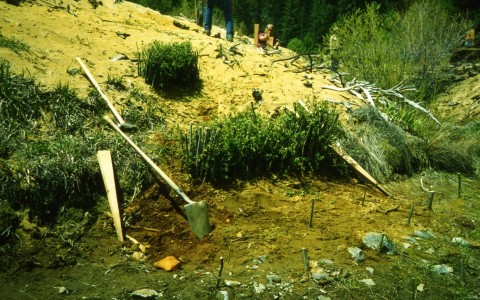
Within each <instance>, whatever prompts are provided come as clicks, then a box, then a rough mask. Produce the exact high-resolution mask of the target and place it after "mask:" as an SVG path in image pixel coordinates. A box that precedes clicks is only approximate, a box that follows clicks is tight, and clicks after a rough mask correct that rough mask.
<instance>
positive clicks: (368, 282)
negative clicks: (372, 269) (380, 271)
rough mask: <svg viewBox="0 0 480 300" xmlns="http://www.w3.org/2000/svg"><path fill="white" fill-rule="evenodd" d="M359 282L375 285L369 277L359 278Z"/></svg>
mask: <svg viewBox="0 0 480 300" xmlns="http://www.w3.org/2000/svg"><path fill="white" fill-rule="evenodd" d="M359 282H361V283H364V284H366V285H367V286H374V285H375V282H374V281H373V280H372V279H370V278H367V279H362V280H359Z"/></svg>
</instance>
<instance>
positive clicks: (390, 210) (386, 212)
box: [385, 205, 400, 215]
mask: <svg viewBox="0 0 480 300" xmlns="http://www.w3.org/2000/svg"><path fill="white" fill-rule="evenodd" d="M399 207H400V206H399V205H397V206H395V207H393V208H389V209H387V210H386V211H385V214H386V215H388V214H389V213H391V212H392V211H397V210H398V208H399Z"/></svg>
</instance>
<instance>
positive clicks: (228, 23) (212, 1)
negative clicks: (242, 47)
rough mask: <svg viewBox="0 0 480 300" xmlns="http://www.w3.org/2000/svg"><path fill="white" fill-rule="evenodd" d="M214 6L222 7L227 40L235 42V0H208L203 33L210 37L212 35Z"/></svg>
mask: <svg viewBox="0 0 480 300" xmlns="http://www.w3.org/2000/svg"><path fill="white" fill-rule="evenodd" d="M214 6H220V7H221V8H222V9H223V13H224V15H225V28H226V31H227V35H226V37H227V40H228V41H230V42H231V41H233V20H232V12H233V0H206V3H205V14H204V18H205V22H204V23H203V33H205V34H206V35H210V34H211V33H212V11H213V7H214Z"/></svg>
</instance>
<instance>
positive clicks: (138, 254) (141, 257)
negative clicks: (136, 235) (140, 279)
mask: <svg viewBox="0 0 480 300" xmlns="http://www.w3.org/2000/svg"><path fill="white" fill-rule="evenodd" d="M131 257H132V258H133V259H134V260H136V261H141V262H144V261H146V260H147V257H146V256H145V254H143V253H142V252H141V251H135V252H133V253H132V256H131Z"/></svg>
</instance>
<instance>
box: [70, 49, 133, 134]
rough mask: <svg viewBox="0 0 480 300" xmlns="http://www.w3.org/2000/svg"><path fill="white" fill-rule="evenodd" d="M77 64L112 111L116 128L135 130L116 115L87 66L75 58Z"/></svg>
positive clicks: (113, 107) (116, 112)
mask: <svg viewBox="0 0 480 300" xmlns="http://www.w3.org/2000/svg"><path fill="white" fill-rule="evenodd" d="M77 62H78V63H79V64H80V66H81V67H82V69H83V71H84V72H85V74H86V75H87V77H88V79H89V80H90V82H91V83H92V84H93V86H94V87H95V88H96V89H97V91H98V93H99V94H100V96H102V98H103V100H105V102H107V105H108V107H109V108H110V110H111V111H112V113H113V114H114V115H115V118H117V120H118V127H120V128H121V129H127V130H128V129H135V128H136V127H137V126H135V125H133V124H130V123H127V122H125V120H124V119H123V118H122V116H120V114H119V113H118V111H117V110H116V109H115V106H113V104H112V102H110V100H108V98H107V95H105V94H104V93H103V92H102V90H101V89H100V85H98V83H97V81H96V80H95V78H93V75H92V73H90V71H89V70H88V68H87V66H86V65H85V64H84V63H83V61H82V59H81V58H80V57H77Z"/></svg>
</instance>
